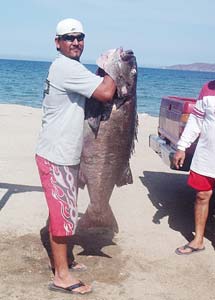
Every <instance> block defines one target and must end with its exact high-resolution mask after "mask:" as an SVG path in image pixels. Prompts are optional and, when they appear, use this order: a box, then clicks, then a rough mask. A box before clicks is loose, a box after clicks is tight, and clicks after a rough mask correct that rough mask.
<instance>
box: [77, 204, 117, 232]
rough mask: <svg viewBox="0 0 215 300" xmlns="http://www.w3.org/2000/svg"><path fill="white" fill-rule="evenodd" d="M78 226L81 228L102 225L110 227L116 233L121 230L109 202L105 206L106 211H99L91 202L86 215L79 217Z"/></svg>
mask: <svg viewBox="0 0 215 300" xmlns="http://www.w3.org/2000/svg"><path fill="white" fill-rule="evenodd" d="M78 227H79V228H80V229H81V228H83V229H89V228H95V227H102V228H110V229H112V230H113V232H115V233H118V232H119V227H118V224H117V221H116V218H115V216H114V214H113V211H112V209H111V207H110V205H109V204H108V206H106V207H105V209H104V211H98V210H96V209H95V208H94V207H93V205H91V204H90V205H89V206H88V208H87V210H86V212H85V213H84V215H82V217H81V218H80V219H79V221H78Z"/></svg>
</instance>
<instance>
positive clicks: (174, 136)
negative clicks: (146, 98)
mask: <svg viewBox="0 0 215 300" xmlns="http://www.w3.org/2000/svg"><path fill="white" fill-rule="evenodd" d="M195 102H196V99H193V98H183V97H176V96H167V97H163V98H162V100H161V105H160V114H159V124H158V134H157V135H154V134H151V135H150V136H149V146H150V147H151V148H152V149H153V150H154V151H155V152H156V153H157V154H158V155H159V156H160V157H161V159H162V160H163V161H164V162H165V163H166V164H167V165H168V166H169V167H170V168H171V169H175V167H174V165H173V155H174V153H175V151H176V144H177V142H178V140H179V138H180V136H181V134H182V132H183V130H184V127H185V125H186V122H187V120H188V117H189V114H190V113H191V112H192V109H193V107H194V105H195ZM195 147H196V143H193V144H192V145H191V147H190V148H188V149H187V150H186V158H185V162H184V165H183V167H181V168H180V169H179V170H181V171H189V169H190V164H191V160H192V157H193V153H194V151H195Z"/></svg>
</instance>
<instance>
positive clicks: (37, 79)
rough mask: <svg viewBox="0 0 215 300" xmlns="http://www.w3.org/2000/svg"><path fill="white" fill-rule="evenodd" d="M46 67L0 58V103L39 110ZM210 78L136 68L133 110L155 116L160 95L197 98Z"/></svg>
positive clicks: (208, 75)
mask: <svg viewBox="0 0 215 300" xmlns="http://www.w3.org/2000/svg"><path fill="white" fill-rule="evenodd" d="M50 64H51V61H42V60H25V59H11V58H1V59H0V78H1V83H0V103H5V104H7V103H8V104H21V105H25V106H31V107H41V105H42V95H43V86H44V81H45V79H46V76H47V74H48V69H49V66H50ZM84 65H85V66H86V67H87V68H88V69H89V70H90V71H92V72H95V71H96V69H97V66H96V65H95V64H92V63H84ZM214 77H215V74H214V72H204V71H188V70H186V71H184V70H172V69H164V68H159V67H142V66H138V79H137V111H138V113H146V114H149V115H152V116H158V115H159V107H160V101H161V98H162V97H163V96H170V95H171V96H179V97H188V98H197V97H198V94H199V92H200V89H201V87H202V85H203V84H204V83H205V82H207V81H210V80H214Z"/></svg>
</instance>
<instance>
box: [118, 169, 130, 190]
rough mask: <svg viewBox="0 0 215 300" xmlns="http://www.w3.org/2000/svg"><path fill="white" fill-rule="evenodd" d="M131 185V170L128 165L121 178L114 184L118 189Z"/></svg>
mask: <svg viewBox="0 0 215 300" xmlns="http://www.w3.org/2000/svg"><path fill="white" fill-rule="evenodd" d="M132 183H133V176H132V173H131V169H130V166H129V165H128V166H127V167H126V168H125V169H124V171H123V173H122V175H121V176H119V178H118V180H117V182H116V186H117V187H120V186H123V185H126V184H132Z"/></svg>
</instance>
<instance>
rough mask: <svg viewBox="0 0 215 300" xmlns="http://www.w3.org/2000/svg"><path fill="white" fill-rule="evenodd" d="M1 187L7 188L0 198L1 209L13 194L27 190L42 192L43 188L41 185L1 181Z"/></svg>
mask: <svg viewBox="0 0 215 300" xmlns="http://www.w3.org/2000/svg"><path fill="white" fill-rule="evenodd" d="M0 189H4V190H7V191H6V192H5V194H4V195H3V196H2V197H1V198H0V210H1V209H2V208H3V207H4V206H5V204H6V203H7V202H8V200H9V199H10V197H11V195H13V194H18V193H26V192H42V188H41V187H39V186H30V185H22V184H11V183H2V182H0Z"/></svg>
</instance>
